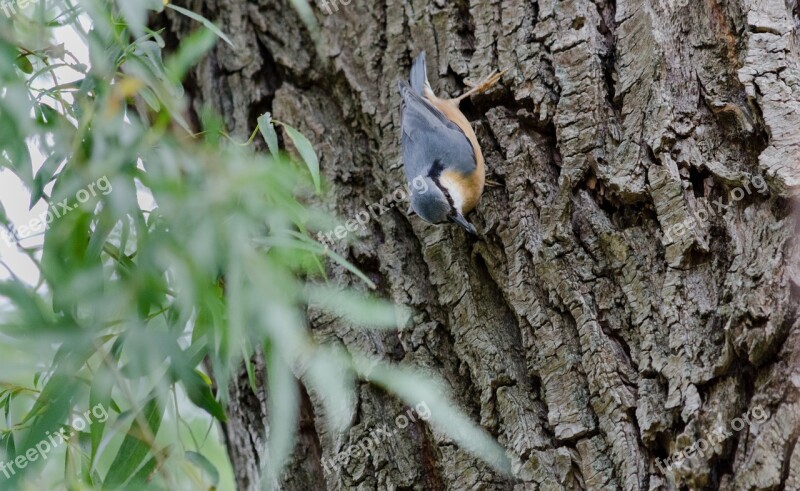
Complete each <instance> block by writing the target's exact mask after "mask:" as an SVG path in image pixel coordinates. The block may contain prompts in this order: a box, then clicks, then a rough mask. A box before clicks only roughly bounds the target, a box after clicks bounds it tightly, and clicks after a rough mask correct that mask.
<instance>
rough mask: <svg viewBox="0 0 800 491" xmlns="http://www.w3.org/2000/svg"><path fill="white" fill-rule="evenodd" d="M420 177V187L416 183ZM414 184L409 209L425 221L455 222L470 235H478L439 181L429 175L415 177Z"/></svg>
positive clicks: (437, 222)
mask: <svg viewBox="0 0 800 491" xmlns="http://www.w3.org/2000/svg"><path fill="white" fill-rule="evenodd" d="M419 179H422V180H423V181H422V182H423V183H424V184H425V186H424V187H422V189H420V187H419V186H417V185H416V184H417V183H418V182H420V181H419ZM414 182H415V186H414V187H412V188H411V209H412V210H414V212H415V213H416V214H417V215H419V217H420V218H422V219H423V220H425V221H426V222H429V223H433V224H441V223H446V222H448V221H449V222H453V223H457V224H458V225H460V226H461V227H463V228H464V230H466V231H467V232H469V233H470V234H472V235H478V231H477V230H475V227H474V226H473V225H472V224H471V223H469V222H468V221H467V219H466V218H464V215H463V214H462V213H461V211H460V210H458V209H456V208H455V207H454V206H453V203H452V200H451V199H448V196H447V194H446V191H445V190H443V189H442V188H441V187H440V185H439V183H437V182H436V181H435V180H433V179H431V178H430V177H417V178H416V179H415V180H414Z"/></svg>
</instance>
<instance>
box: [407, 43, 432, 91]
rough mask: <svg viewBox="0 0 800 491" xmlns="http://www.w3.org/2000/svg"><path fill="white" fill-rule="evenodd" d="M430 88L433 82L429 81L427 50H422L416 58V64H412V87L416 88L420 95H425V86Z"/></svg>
mask: <svg viewBox="0 0 800 491" xmlns="http://www.w3.org/2000/svg"><path fill="white" fill-rule="evenodd" d="M426 87H427V88H428V89H429V90H430V87H431V84H430V83H428V73H427V68H426V64H425V52H424V51H423V52H421V53H420V54H418V55H417V57H416V59H414V64H413V65H411V88H412V89H414V92H416V93H417V94H418V95H419V96H420V97H425V88H426Z"/></svg>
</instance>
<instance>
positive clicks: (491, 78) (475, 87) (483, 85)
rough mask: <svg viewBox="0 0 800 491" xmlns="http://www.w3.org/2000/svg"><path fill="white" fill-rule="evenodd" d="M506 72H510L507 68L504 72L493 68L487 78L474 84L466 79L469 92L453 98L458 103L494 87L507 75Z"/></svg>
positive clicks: (465, 83)
mask: <svg viewBox="0 0 800 491" xmlns="http://www.w3.org/2000/svg"><path fill="white" fill-rule="evenodd" d="M506 72H508V69H505V70H503V71H502V72H499V73H498V72H497V70H493V71H492V73H490V74H489V75H488V76H487V77H486V78H484V79H483V80H481V81H480V82H478V83H477V84H473V83H471V82H466V81H465V82H464V85H466V86H467V87H470V90H468V91H467V92H464V93H463V94H461V95H460V96H459V97H456V98H455V99H453V100H454V101H456V103H458V102H461V101H462V100H464V99H466V98H467V97H470V96H473V95H476V94H481V93H483V92H486V91H487V90H489V89H491V88H492V87H494V86H495V85H496V84H497V82H499V81H500V79H501V78H503V75H505V74H506Z"/></svg>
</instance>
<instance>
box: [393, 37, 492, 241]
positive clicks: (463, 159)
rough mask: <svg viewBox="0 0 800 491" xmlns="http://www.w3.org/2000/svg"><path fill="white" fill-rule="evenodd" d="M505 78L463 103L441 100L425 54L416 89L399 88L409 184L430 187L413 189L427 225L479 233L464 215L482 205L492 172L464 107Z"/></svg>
mask: <svg viewBox="0 0 800 491" xmlns="http://www.w3.org/2000/svg"><path fill="white" fill-rule="evenodd" d="M501 76H502V73H500V74H493V75H491V76H490V77H488V78H487V79H486V80H484V81H483V82H482V83H480V84H478V85H477V86H476V87H474V88H473V89H471V90H470V91H468V92H466V93H465V94H463V95H461V96H460V97H458V98H455V99H440V98H438V97H436V94H434V92H433V89H432V88H431V85H430V83H429V82H428V77H427V71H426V64H425V52H424V51H423V52H422V53H420V54H419V55H418V56H417V58H416V59H415V60H414V63H413V65H412V67H411V76H410V82H411V84H410V85H409V84H408V82H405V81H400V82H399V83H398V89H399V91H400V96H401V99H402V104H401V127H402V133H401V143H402V146H403V167H404V169H405V174H406V179H407V180H408V181H409V182H412V181H413V182H420V181H419V180H420V179H422V180H423V181H422V182H425V183H426V184H427V186H419V188H421V189H417V187H414V188H412V189H411V208H412V209H413V210H414V211H415V212H416V213H417V215H419V216H420V218H422V219H423V220H425V221H428V222H430V223H444V222H446V221H452V222H455V223H457V224H459V225H461V226H462V227H464V229H466V230H467V231H468V232H470V233H472V234H476V233H477V232H476V231H475V227H474V226H473V225H472V224H470V223H469V222H468V221H467V220H466V218H464V215H466V214H467V213H468V212H469V211H471V210H472V209H473V208H475V206H476V205H477V203H478V200H479V199H480V196H481V194H482V193H483V186H484V182H485V177H486V171H485V168H484V162H483V154H482V153H481V148H480V146H479V145H478V139H477V137H476V136H475V132H474V131H473V130H472V127H471V126H470V124H469V121H468V120H467V118H466V117H465V116H464V114H463V113H462V112H461V111H460V110H459V109H458V104H459V102H461V100H463V99H464V98H466V97H469V96H470V95H472V94H475V93H479V92H483V91H485V90H487V89H488V88H490V87H491V86H493V85H494V84H495V83H497V82H498V81H499V80H500V77H501ZM423 189H424V191H423Z"/></svg>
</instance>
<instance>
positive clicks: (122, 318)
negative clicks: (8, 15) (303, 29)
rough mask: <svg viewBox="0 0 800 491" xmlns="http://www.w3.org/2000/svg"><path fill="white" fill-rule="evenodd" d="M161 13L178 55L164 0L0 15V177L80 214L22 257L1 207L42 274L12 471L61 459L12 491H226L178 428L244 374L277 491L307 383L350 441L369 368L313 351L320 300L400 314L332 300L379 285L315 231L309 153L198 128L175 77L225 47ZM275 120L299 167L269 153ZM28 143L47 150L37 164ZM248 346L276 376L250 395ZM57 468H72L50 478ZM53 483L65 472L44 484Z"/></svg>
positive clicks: (207, 449) (213, 404)
mask: <svg viewBox="0 0 800 491" xmlns="http://www.w3.org/2000/svg"><path fill="white" fill-rule="evenodd" d="M297 3H299V4H302V3H304V2H297ZM305 5H306V7H305V8H307V3H305ZM167 7H169V8H170V9H171V10H173V11H174V12H171V13H170V14H171V15H177V14H183V15H186V16H188V17H190V18H191V19H193V20H195V21H197V22H198V30H197V32H195V33H194V34H192V35H190V36H188V37H187V38H185V39H183V40H182V41H181V44H180V48H179V49H178V51H177V52H175V53H172V54H171V55H169V56H166V57H165V56H164V53H163V52H162V48H163V47H164V41H163V39H162V38H161V35H160V33H159V32H156V31H152V30H151V29H149V28H148V27H147V25H146V19H147V18H148V14H151V13H152V12H153V11H161V10H162V9H163V8H164V6H163V3H162V2H161V1H160V0H158V1H156V0H148V1H136V2H132V1H129V0H117V1H116V2H111V1H107V0H82V1H80V2H79V3H78V4H73V3H72V2H70V1H65V2H55V5H53V4H51V2H44V1H43V2H39V3H37V4H36V7H35V8H34V9H33V11H32V12H21V13H19V14H18V15H17V16H16V17H14V18H12V19H4V17H3V16H0V87H2V88H0V169H2V168H5V169H7V171H6V172H8V171H10V172H13V173H14V174H15V175H16V176H17V177H18V178H19V179H20V180H21V181H22V183H24V185H25V186H26V187H27V188H28V189H29V190H30V192H31V196H32V199H31V201H32V202H31V206H33V205H34V204H36V203H40V202H44V203H46V204H47V205H48V209H49V210H51V211H55V210H60V209H61V207H60V205H59V203H67V204H68V205H69V206H70V208H72V209H71V210H70V211H68V212H64V213H63V214H62V213H59V216H58V217H54V218H53V219H52V220H51V221H50V223H49V227H48V228H47V230H46V231H45V232H44V234H43V241H41V240H40V241H38V242H36V241H33V243H32V241H31V240H29V238H28V237H22V236H20V235H21V234H19V233H18V231H17V232H15V231H14V230H13V229H12V228H11V227H10V224H9V222H8V218H7V217H6V214H5V212H4V210H3V209H2V207H0V224H2V225H3V226H4V227H6V228H7V229H8V230H9V231H11V232H14V233H15V234H16V235H17V236H18V237H17V238H19V239H20V241H19V244H18V245H17V246H16V248H17V251H18V252H20V253H21V254H23V255H24V256H25V257H26V258H27V259H28V260H30V262H31V263H32V264H33V265H35V267H36V268H37V270H38V277H39V280H38V282H37V283H36V284H34V285H31V284H29V283H26V282H25V281H23V280H22V279H20V278H18V277H16V276H14V275H13V274H12V278H11V279H9V280H5V281H0V338H1V339H2V343H3V348H2V355H3V356H2V357H1V358H0V374H1V375H0V413H2V414H3V416H4V419H5V428H0V464H2V462H11V461H13V460H14V459H17V458H20V457H23V458H27V459H30V457H25V456H26V454H27V453H28V452H29V451H30V449H34V448H37V445H40V446H41V447H42V448H43V445H42V442H50V443H51V445H50V446H51V447H52V449H51V450H50V451H49V453H48V457H47V459H45V457H44V454H43V453H41V452H40V454H39V456H40V457H41V458H38V460H36V461H33V460H32V459H31V461H30V462H28V463H27V464H26V465H25V466H24V467H22V466H19V467H16V468H15V472H14V473H13V475H11V476H9V477H8V478H6V476H4V475H3V474H2V473H0V489H12V488H15V487H17V486H19V485H21V484H22V483H38V484H40V485H42V486H41V487H45V488H67V489H144V488H147V489H170V490H175V489H210V488H215V487H217V486H222V485H223V484H222V480H223V477H224V476H223V472H221V468H223V467H225V465H227V464H226V463H225V462H224V461H223V462H220V456H219V455H214V451H213V446H209V445H208V444H207V442H206V440H207V439H208V433H209V431H208V430H207V431H206V437H205V438H201V439H200V440H198V439H197V432H196V430H197V428H195V427H192V425H191V424H190V423H189V422H188V421H187V419H186V414H187V413H189V414H195V415H197V414H203V418H205V421H207V422H208V423H209V424H214V423H215V422H224V421H226V418H227V415H226V412H225V408H226V405H227V400H226V394H227V393H228V384H229V383H230V380H231V379H232V377H233V376H234V375H235V374H236V373H237V372H238V370H239V368H240V367H241V366H242V364H243V363H244V365H245V367H246V368H247V370H248V375H249V377H250V383H251V385H252V387H253V389H254V390H261V389H262V387H261V386H262V384H264V383H266V384H267V387H266V389H267V390H268V391H269V401H270V411H269V412H270V417H271V421H270V435H269V437H270V438H269V448H268V453H269V455H270V462H269V463H268V467H267V469H266V472H267V473H268V474H267V477H268V482H272V480H273V479H274V478H275V477H276V476H278V475H280V473H281V471H282V468H283V465H284V464H285V462H286V461H287V459H288V457H289V455H290V453H291V451H292V449H293V447H294V437H295V429H296V424H297V420H298V414H297V410H298V401H299V391H298V381H297V379H298V377H300V378H302V379H303V383H305V384H307V385H308V386H309V388H310V389H313V390H314V391H316V393H317V394H319V395H320V398H321V400H322V403H323V404H324V405H325V406H326V414H327V415H328V418H329V422H330V425H331V427H332V428H335V429H342V428H344V427H345V426H346V425H347V424H348V421H349V415H350V414H351V413H352V409H353V408H352V406H353V400H354V395H353V389H354V386H355V380H356V378H357V377H359V376H364V375H365V373H364V371H363V370H361V369H360V368H359V367H360V363H361V362H359V361H358V360H359V358H358V355H351V354H349V353H347V352H345V351H344V350H342V349H340V348H337V347H334V346H325V345H319V344H318V343H317V342H316V341H315V340H314V339H313V337H312V336H311V334H310V333H309V330H308V328H307V325H306V323H307V321H306V309H307V308H308V306H309V305H314V306H315V307H319V308H322V309H324V310H327V311H329V312H331V313H334V314H335V315H338V316H340V317H341V318H342V319H344V320H346V321H348V322H352V323H353V324H354V325H359V326H364V327H378V328H398V327H400V328H402V327H404V326H405V324H406V322H407V321H408V319H409V315H408V313H407V312H405V311H404V310H403V309H398V308H396V307H394V306H392V305H390V304H387V303H385V302H382V301H380V300H377V299H372V298H365V297H364V296H363V295H362V294H359V293H356V292H353V291H339V290H338V289H336V288H333V287H331V286H330V285H328V286H325V285H327V282H326V281H323V280H324V278H322V277H321V275H323V274H324V269H323V268H322V267H321V260H322V258H323V257H327V258H328V259H330V260H332V261H335V262H338V263H340V264H342V265H343V266H344V267H346V268H347V269H348V270H349V271H351V272H352V273H353V274H354V275H355V276H357V277H358V278H361V279H362V280H363V282H364V283H365V284H366V286H367V287H371V288H374V285H373V284H372V282H371V281H369V279H367V278H366V276H364V275H363V273H361V272H360V271H358V270H357V269H356V268H355V267H354V266H353V265H351V264H349V263H348V262H347V261H346V260H345V259H344V258H342V257H341V256H339V255H337V254H335V253H333V252H331V251H326V250H325V249H324V248H323V247H322V246H321V245H320V244H319V243H317V242H316V241H314V240H313V239H311V238H310V236H309V232H308V230H309V229H315V228H316V227H315V225H317V226H318V225H320V224H324V223H325V220H326V219H327V217H324V216H322V215H321V214H319V213H317V212H314V211H313V210H311V209H309V207H308V206H307V205H306V204H305V198H306V197H308V196H311V195H312V194H314V192H316V193H320V192H321V189H322V182H321V176H320V170H319V159H318V157H317V155H316V153H315V151H314V149H313V148H312V146H311V143H310V142H309V140H308V139H307V138H305V137H304V136H303V135H302V134H301V133H300V132H298V131H297V130H295V129H294V128H292V127H291V126H288V125H286V124H285V123H281V122H278V121H274V120H273V119H272V118H271V116H270V115H269V114H266V115H264V116H262V117H261V118H259V119H258V127H257V128H256V129H255V130H254V132H253V136H252V137H251V139H250V141H252V139H253V138H254V137H255V136H256V134H257V133H258V131H259V130H260V131H261V134H262V135H263V136H264V138H265V140H266V142H267V144H268V147H269V149H270V155H263V154H258V153H255V152H254V151H253V149H252V148H250V147H249V146H247V145H241V144H236V143H235V142H233V141H231V139H230V138H229V137H228V136H227V134H226V133H225V131H224V127H223V125H222V123H221V119H220V118H219V117H218V116H216V115H214V114H213V113H212V112H211V111H208V110H206V111H204V112H202V113H201V114H200V115H199V118H198V119H199V120H200V121H201V124H202V128H200V130H201V131H200V132H199V133H192V128H191V126H190V125H189V123H188V122H187V121H186V119H185V118H184V115H185V114H188V113H189V110H190V109H189V107H188V105H187V102H186V100H185V98H184V90H183V87H182V85H181V80H182V78H183V77H184V76H185V74H186V73H187V72H188V70H190V68H191V66H193V65H194V64H195V63H197V62H198V61H199V60H200V59H201V58H202V57H203V56H204V55H205V54H206V53H207V52H208V51H209V50H211V49H214V42H215V40H216V38H222V39H223V40H225V41H226V42H227V43H228V44H231V45H233V43H232V42H231V40H230V39H228V38H227V37H226V36H225V34H224V33H222V32H221V31H220V30H219V29H218V28H217V27H216V26H215V25H214V24H213V23H211V22H210V21H208V20H206V19H204V18H202V17H201V16H199V15H197V14H195V13H192V12H189V11H187V10H185V9H183V8H180V7H175V6H173V5H167ZM304 12H305V15H304V18H306V19H307V18H308V12H310V10H308V11H306V10H304ZM89 19H91V22H89ZM89 25H91V28H88V29H87V28H86V26H89ZM56 29H70V30H72V31H74V33H75V35H76V36H78V37H79V38H80V39H82V41H83V42H84V43H85V45H86V46H87V47H88V53H89V63H88V64H87V63H82V62H80V61H79V60H78V59H77V58H76V57H75V56H73V54H72V53H70V52H69V51H68V50H67V49H65V47H64V46H63V45H56V44H54V42H55V41H56V38H55V30H56ZM64 73H67V74H69V76H70V80H69V81H65V82H62V81H61V80H62V77H63V76H64V75H63V74H64ZM275 125H279V126H282V127H283V130H284V132H285V137H286V139H285V141H291V142H292V144H293V147H294V148H295V149H296V151H297V154H298V155H299V156H300V158H301V160H302V162H303V163H302V164H299V163H297V162H295V161H294V159H292V158H291V157H290V156H289V154H288V153H286V152H282V151H280V150H279V147H278V145H279V143H278V134H277V132H276V130H275ZM248 143H249V142H248ZM32 148H33V149H36V150H37V152H38V153H39V154H41V155H44V156H45V159H44V162H43V163H41V165H39V163H36V160H35V158H32V156H31V149H32ZM309 176H310V179H309ZM90 189H91V190H93V191H94V192H92V193H89V190H90ZM106 191H107V192H106ZM80 196H85V197H86V199H81V198H80ZM148 203H153V205H152V206H151V205H149V204H148ZM21 230H22V229H21V228H20V231H21ZM0 266H5V265H4V264H3V263H2V261H0ZM7 269H8V270H9V271H13V269H14V268H7ZM255 349H259V350H261V351H262V352H263V354H264V356H265V360H266V366H267V374H268V377H267V380H266V381H262V380H257V379H256V375H255V370H254V369H253V366H252V361H251V359H252V358H253V356H254V355H255ZM353 356H355V359H354V358H353ZM377 375H378V376H379V381H380V383H381V384H382V385H383V386H385V387H386V388H388V389H389V390H392V391H395V393H396V394H397V395H398V396H400V397H401V398H403V399H404V400H406V401H407V402H409V403H417V402H418V401H419V400H421V399H422V398H423V397H424V398H426V399H425V400H426V402H427V403H428V404H429V406H430V407H431V411H432V413H433V414H434V418H433V419H434V420H435V421H439V422H441V424H442V426H443V428H445V429H446V430H448V431H455V430H458V432H459V436H458V437H454V438H456V439H457V441H459V442H460V443H462V444H464V445H465V446H466V448H469V449H471V450H473V451H475V452H476V453H478V454H481V455H484V456H486V457H487V458H491V459H492V461H493V462H494V463H495V464H496V465H497V467H499V468H503V467H504V465H503V464H502V463H500V464H498V462H500V461H502V451H501V450H500V447H499V446H497V444H496V443H493V442H492V441H491V439H489V438H488V437H487V436H486V435H484V434H483V433H481V432H479V431H478V430H476V429H475V427H474V425H472V424H471V423H470V422H469V420H468V419H467V418H466V417H465V416H464V415H462V414H461V413H459V412H458V411H456V410H454V409H452V407H451V405H450V404H449V403H448V401H447V399H446V398H445V397H444V396H443V395H442V390H441V388H440V387H439V386H438V385H436V384H435V383H433V382H431V381H430V379H429V378H425V377H420V376H415V375H413V372H410V371H409V370H408V369H403V370H399V369H397V368H395V367H388V366H383V365H381V366H380V367H379V370H378V372H377ZM376 380H377V379H376ZM103 414H105V417H103ZM79 420H81V421H82V422H83V424H78V421H79ZM209 430H210V427H209ZM56 434H58V435H60V436H59V437H58V438H54V435H56ZM59 438H60V439H61V442H59V441H58V440H59ZM51 453H52V456H51V455H50V454H51ZM56 456H58V458H61V459H62V460H63V463H64V465H62V466H59V465H54V464H52V460H56ZM48 464H50V465H48ZM45 467H47V468H48V469H50V468H55V469H56V471H57V472H58V473H57V474H53V473H52V472H51V473H49V474H47V473H45V474H43V475H41V476H40V474H42V471H43V469H44V468H45Z"/></svg>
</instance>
